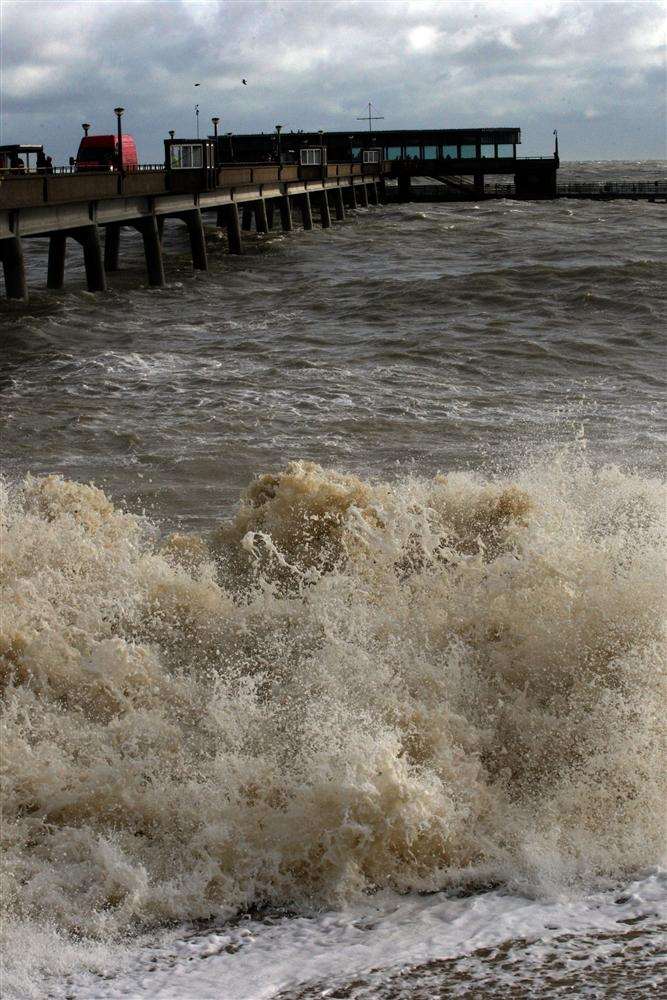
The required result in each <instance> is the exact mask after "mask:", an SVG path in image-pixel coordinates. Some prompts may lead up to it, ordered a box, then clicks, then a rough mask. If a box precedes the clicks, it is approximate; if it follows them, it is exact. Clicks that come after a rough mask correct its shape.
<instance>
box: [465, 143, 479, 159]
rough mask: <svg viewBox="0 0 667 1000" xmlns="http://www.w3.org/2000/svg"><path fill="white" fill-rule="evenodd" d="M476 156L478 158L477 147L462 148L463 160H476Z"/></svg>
mask: <svg viewBox="0 0 667 1000" xmlns="http://www.w3.org/2000/svg"><path fill="white" fill-rule="evenodd" d="M476 156H477V149H476V147H475V146H461V159H462V160H474V158H475V157H476Z"/></svg>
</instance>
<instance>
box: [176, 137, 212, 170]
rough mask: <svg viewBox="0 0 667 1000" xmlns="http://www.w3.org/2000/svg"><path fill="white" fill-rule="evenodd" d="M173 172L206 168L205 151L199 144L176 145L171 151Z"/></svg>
mask: <svg viewBox="0 0 667 1000" xmlns="http://www.w3.org/2000/svg"><path fill="white" fill-rule="evenodd" d="M169 163H170V166H171V169H172V170H198V169H201V167H203V166H204V149H203V147H202V145H201V144H197V143H185V142H183V143H174V145H172V146H171V147H170V150H169Z"/></svg>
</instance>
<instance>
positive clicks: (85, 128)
mask: <svg viewBox="0 0 667 1000" xmlns="http://www.w3.org/2000/svg"><path fill="white" fill-rule="evenodd" d="M81 128H82V129H83V134H84V136H87V135H88V129H89V128H90V122H83V124H82V125H81Z"/></svg>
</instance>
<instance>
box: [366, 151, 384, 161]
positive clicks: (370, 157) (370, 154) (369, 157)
mask: <svg viewBox="0 0 667 1000" xmlns="http://www.w3.org/2000/svg"><path fill="white" fill-rule="evenodd" d="M380 152H381V150H379V149H365V150H364V154H363V155H364V163H379V162H380V159H381V157H380Z"/></svg>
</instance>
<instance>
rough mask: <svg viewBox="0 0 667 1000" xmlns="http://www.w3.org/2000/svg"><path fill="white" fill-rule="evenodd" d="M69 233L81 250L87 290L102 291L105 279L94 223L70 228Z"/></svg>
mask: <svg viewBox="0 0 667 1000" xmlns="http://www.w3.org/2000/svg"><path fill="white" fill-rule="evenodd" d="M69 235H70V236H71V237H72V239H74V240H76V242H77V243H78V244H79V245H80V247H81V249H82V250H83V263H84V265H85V268H86V283H87V285H88V291H89V292H104V291H106V287H107V279H106V275H105V273H104V261H103V259H102V247H101V246H100V234H99V231H98V228H97V226H96V225H90V226H81V227H80V228H78V229H70V230H69Z"/></svg>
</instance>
